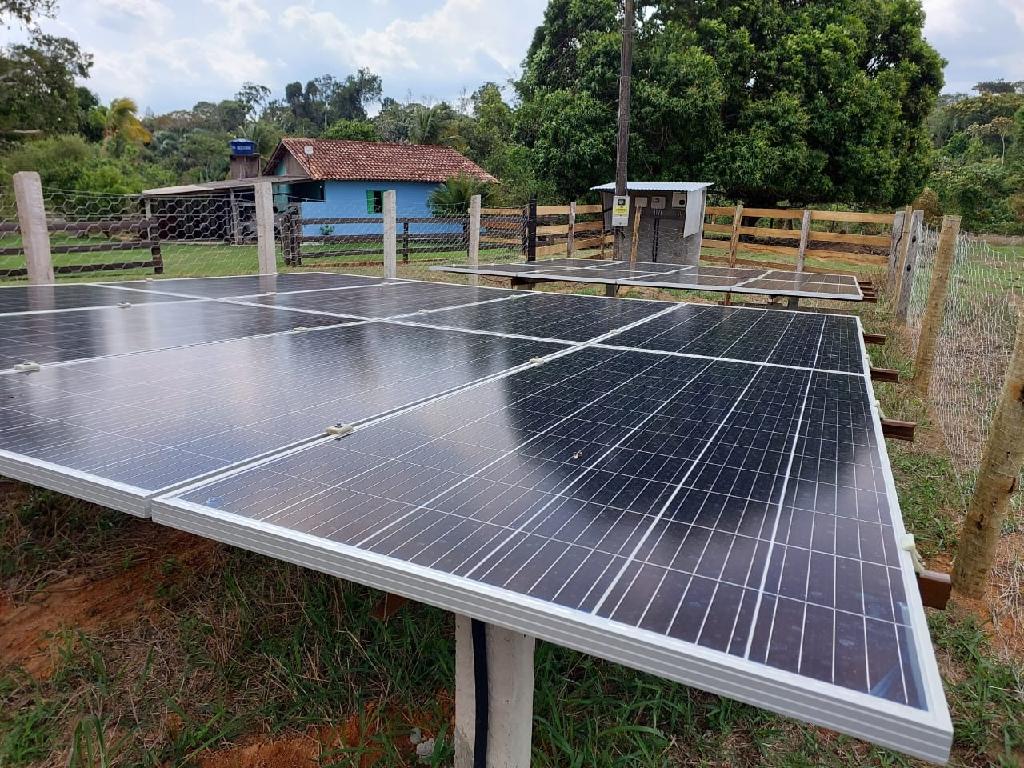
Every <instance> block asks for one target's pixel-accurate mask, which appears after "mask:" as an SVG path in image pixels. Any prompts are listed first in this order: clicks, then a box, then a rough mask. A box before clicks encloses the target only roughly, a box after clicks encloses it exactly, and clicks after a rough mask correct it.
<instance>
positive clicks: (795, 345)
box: [605, 304, 864, 373]
mask: <svg viewBox="0 0 1024 768" xmlns="http://www.w3.org/2000/svg"><path fill="white" fill-rule="evenodd" d="M677 306H678V308H677V309H676V310H675V311H674V312H669V313H666V314H662V315H659V316H658V317H656V318H653V319H652V320H651V321H650V322H647V323H644V324H643V325H639V326H636V327H635V328H631V329H628V330H626V331H624V332H623V333H620V334H616V335H613V336H611V337H610V338H608V339H606V340H605V343H606V344H610V345H615V346H621V347H632V348H637V349H644V350H650V351H661V352H672V353H677V354H685V355H699V356H705V357H714V358H722V359H734V360H746V361H750V362H764V363H771V364H773V365H788V366H796V367H814V366H817V367H820V368H823V369H825V370H838V371H846V372H851V373H856V372H859V371H861V370H863V367H864V357H863V354H862V352H861V348H860V345H859V341H858V339H859V336H860V330H859V326H858V324H857V319H856V318H855V317H852V316H843V315H820V314H812V313H805V312H787V311H777V310H762V309H751V308H747V307H711V306H705V305H700V304H679V305H677Z"/></svg>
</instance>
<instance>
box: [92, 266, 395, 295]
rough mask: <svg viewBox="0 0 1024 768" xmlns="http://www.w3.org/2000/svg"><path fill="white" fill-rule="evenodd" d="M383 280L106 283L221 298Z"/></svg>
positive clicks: (315, 276)
mask: <svg viewBox="0 0 1024 768" xmlns="http://www.w3.org/2000/svg"><path fill="white" fill-rule="evenodd" d="M383 282H384V280H383V279H382V278H379V277H370V276H367V275H334V274H327V273H320V272H295V273H288V274H282V275H246V276H243V277H218V278H178V279H174V278H170V279H160V280H130V281H125V282H118V283H105V285H111V286H120V287H122V288H131V289H133V290H136V291H149V292H166V293H181V294H187V295H190V296H201V297H203V298H211V299H219V298H225V297H229V296H251V295H254V294H258V293H286V292H288V291H309V290H316V289H323V288H350V287H354V286H359V285H378V284H380V283H383Z"/></svg>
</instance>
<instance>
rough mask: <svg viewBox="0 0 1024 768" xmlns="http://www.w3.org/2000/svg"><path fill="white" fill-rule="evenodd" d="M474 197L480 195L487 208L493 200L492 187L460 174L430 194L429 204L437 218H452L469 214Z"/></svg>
mask: <svg viewBox="0 0 1024 768" xmlns="http://www.w3.org/2000/svg"><path fill="white" fill-rule="evenodd" d="M473 195H480V196H481V198H483V204H484V205H485V206H486V205H487V204H488V203H489V202H490V199H491V185H490V184H488V183H486V182H483V181H480V180H478V179H476V178H474V177H472V176H469V175H467V174H460V175H459V176H453V177H452V178H450V179H448V181H446V182H445V183H444V184H439V185H438V186H437V187H436V188H435V189H434V191H433V192H431V193H430V197H428V198H427V204H428V205H429V206H430V210H431V211H433V212H434V215H435V216H451V215H453V214H456V213H466V212H468V211H469V202H470V198H471V197H473Z"/></svg>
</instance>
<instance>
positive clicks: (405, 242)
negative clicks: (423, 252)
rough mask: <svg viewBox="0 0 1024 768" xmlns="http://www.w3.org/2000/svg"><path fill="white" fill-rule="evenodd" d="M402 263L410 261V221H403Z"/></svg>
mask: <svg viewBox="0 0 1024 768" xmlns="http://www.w3.org/2000/svg"><path fill="white" fill-rule="evenodd" d="M402 263H403V264H408V263H409V222H408V221H403V222H402Z"/></svg>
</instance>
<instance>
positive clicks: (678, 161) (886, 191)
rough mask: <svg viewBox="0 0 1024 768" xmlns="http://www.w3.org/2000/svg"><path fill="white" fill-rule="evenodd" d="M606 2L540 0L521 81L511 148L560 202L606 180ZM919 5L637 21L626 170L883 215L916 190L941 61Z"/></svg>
mask: <svg viewBox="0 0 1024 768" xmlns="http://www.w3.org/2000/svg"><path fill="white" fill-rule="evenodd" d="M617 13H618V4H617V3H615V2H614V1H613V0H601V1H600V2H583V1H582V0H551V2H549V4H548V8H547V11H546V12H545V16H544V23H543V24H542V25H541V26H540V27H539V28H538V29H537V32H536V34H535V36H534V39H533V42H532V44H531V46H530V50H529V52H528V53H527V57H526V61H525V62H524V71H523V76H522V78H521V80H520V81H519V82H518V83H517V87H518V90H519V94H520V96H521V98H522V107H521V108H520V110H519V111H518V113H517V132H518V136H519V138H520V139H521V140H522V141H523V142H524V143H525V144H526V146H528V147H529V148H530V149H532V150H534V151H535V153H536V160H535V161H536V163H537V164H538V166H540V167H542V168H544V169H545V171H546V172H547V173H548V174H550V175H551V176H552V177H553V179H554V183H555V185H556V188H557V189H558V192H559V194H560V195H561V196H562V197H563V199H564V198H565V197H568V196H576V195H578V194H579V193H580V192H581V191H582V190H583V189H586V188H587V187H589V186H591V185H593V184H594V183H598V182H604V181H607V180H608V179H610V178H611V177H612V175H613V170H614V162H615V157H614V141H612V140H611V138H612V137H613V136H614V130H615V120H616V103H617V75H618V55H619V38H618V24H619V20H618V17H617ZM923 22H924V15H923V13H922V11H921V7H920V4H919V3H918V2H917V1H916V0H843V1H842V2H834V1H829V2H825V1H824V0H814V1H812V2H806V3H800V4H796V5H794V4H792V3H788V2H783V0H742V1H741V2H732V3H710V4H706V3H703V4H699V5H698V4H693V3H689V2H682V1H681V0H675V1H670V2H663V3H659V4H657V6H655V8H654V10H653V13H650V14H648V15H645V16H644V17H643V18H642V19H639V25H638V32H637V40H636V46H635V53H634V68H633V96H632V98H633V105H632V109H631V127H630V132H631V146H630V158H629V162H630V172H631V175H632V176H636V177H644V178H664V179H669V178H674V179H679V178H684V179H698V178H699V179H707V180H710V181H714V182H715V183H716V184H717V185H718V187H719V188H720V189H721V191H723V192H724V193H726V194H728V195H730V196H733V197H740V198H743V199H745V200H747V201H748V202H752V203H758V204H770V203H774V202H777V201H779V200H788V201H790V202H792V203H807V202H813V201H829V202H849V203H853V202H857V203H873V204H878V205H895V204H898V203H903V202H906V201H908V200H910V199H911V198H912V197H913V196H914V194H916V193H917V192H918V191H919V190H920V188H921V186H922V185H923V182H924V180H925V177H926V174H927V170H928V154H929V147H928V141H927V134H926V132H925V129H924V126H923V123H924V120H925V118H926V117H927V115H928V113H929V111H930V109H931V107H932V104H933V103H934V101H935V98H936V94H937V93H938V90H939V88H940V87H941V85H942V61H941V59H940V58H939V56H938V54H937V53H936V52H935V51H934V50H933V49H932V48H931V47H930V46H929V45H928V44H927V43H926V42H925V41H924V40H923V38H922V36H921V27H922V25H923Z"/></svg>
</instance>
